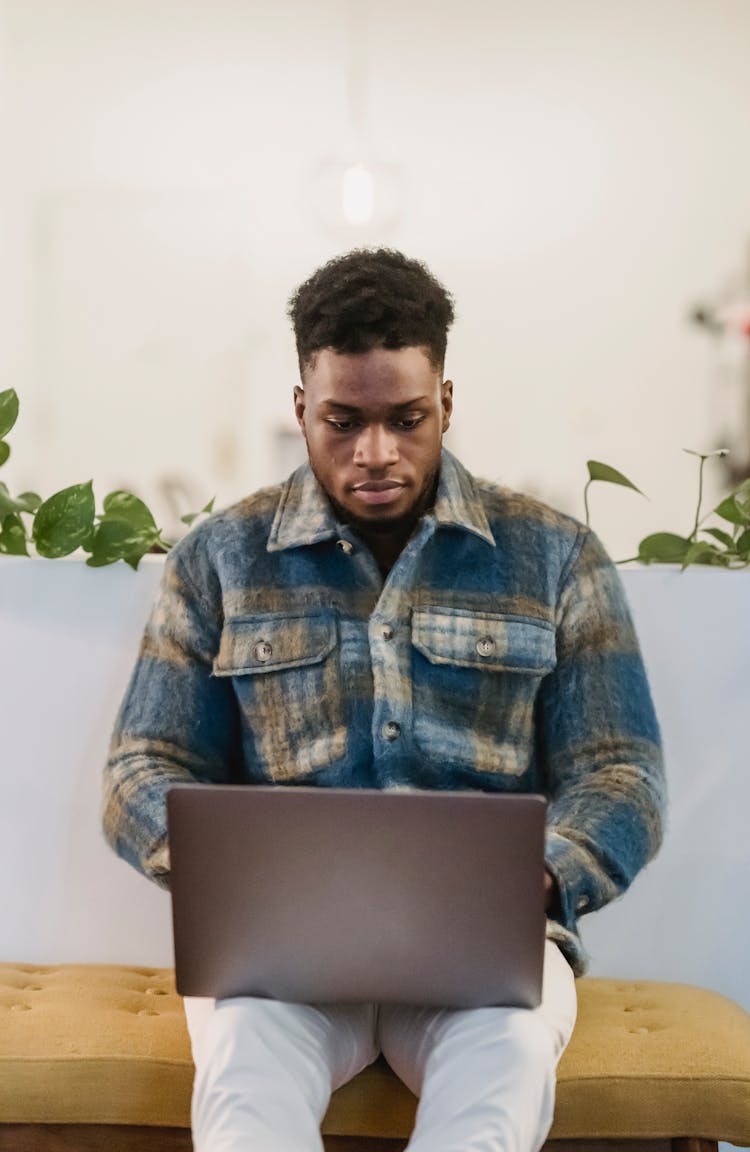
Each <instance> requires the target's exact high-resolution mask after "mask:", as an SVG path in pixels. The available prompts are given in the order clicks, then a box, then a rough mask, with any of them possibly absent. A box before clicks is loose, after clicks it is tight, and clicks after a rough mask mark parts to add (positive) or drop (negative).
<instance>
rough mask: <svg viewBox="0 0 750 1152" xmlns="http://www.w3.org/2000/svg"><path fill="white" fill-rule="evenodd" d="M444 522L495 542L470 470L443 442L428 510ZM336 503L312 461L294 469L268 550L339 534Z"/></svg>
mask: <svg viewBox="0 0 750 1152" xmlns="http://www.w3.org/2000/svg"><path fill="white" fill-rule="evenodd" d="M428 515H431V516H433V517H434V519H435V523H436V524H437V525H438V526H440V527H451V528H459V529H462V530H463V531H465V532H473V533H474V535H475V536H479V537H480V539H482V540H486V541H487V543H488V544H492V545H493V547H494V545H495V537H494V536H493V535H492V530H491V528H490V526H489V523H488V521H487V516H486V514H485V511H484V507H483V505H482V501H481V497H480V495H479V492H478V491H477V487H476V483H475V481H474V478H473V477H472V475H471V473H469V472H467V470H466V469H465V468H464V466H463V465H462V464H460V463H459V461H458V460H457V459H456V457H455V456H453V455H452V453H450V452H449V451H448V450H447V448H443V451H442V456H441V462H440V479H439V481H438V490H437V496H436V497H435V505H434V507H433V508H432V509H431V511H430V513H428ZM340 531H341V528H340V525H339V524H338V522H337V520H336V517H335V514H334V512H333V508H332V507H331V504H330V502H329V500H328V497H327V496H326V494H325V492H324V491H323V489H322V488H321V487H320V485H319V484H318V481H317V480H316V479H315V476H314V474H313V471H312V468H311V467H310V465H309V464H303V465H302V467H301V468H298V469H297V471H296V472H293V473H292V475H291V476H290V477H289V479H288V480H287V481H286V483H285V484H284V485H283V487H282V491H281V498H280V500H279V504H278V507H277V509H276V514H275V516H274V518H273V524H272V525H271V531H270V534H269V537H268V543H267V545H266V547H267V550H268V551H269V552H281V551H283V550H284V549H286V548H300V547H304V546H306V545H309V544H318V543H320V541H321V540H330V539H331V538H332V537H334V536H338V535H339V534H340Z"/></svg>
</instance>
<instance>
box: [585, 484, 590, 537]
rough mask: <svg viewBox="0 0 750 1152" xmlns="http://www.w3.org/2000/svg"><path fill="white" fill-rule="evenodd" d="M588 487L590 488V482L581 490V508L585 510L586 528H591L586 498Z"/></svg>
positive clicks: (587, 498) (587, 499)
mask: <svg viewBox="0 0 750 1152" xmlns="http://www.w3.org/2000/svg"><path fill="white" fill-rule="evenodd" d="M590 487H591V480H589V481H588V483H587V484H586V487H585V488H584V490H583V507H584V508H585V509H586V527H587V528H589V527H591V525H590V524H589V497H588V491H589V488H590Z"/></svg>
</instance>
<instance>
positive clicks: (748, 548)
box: [735, 528, 750, 560]
mask: <svg viewBox="0 0 750 1152" xmlns="http://www.w3.org/2000/svg"><path fill="white" fill-rule="evenodd" d="M735 548H736V550H737V552H738V554H739V555H740V556H742V558H743V559H745V560H746V559H747V558H748V557H749V556H750V528H748V529H747V530H746V531H745V532H743V533H742V535H741V536H738V537H737V542H736V544H735Z"/></svg>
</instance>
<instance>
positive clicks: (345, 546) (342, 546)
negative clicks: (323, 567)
mask: <svg viewBox="0 0 750 1152" xmlns="http://www.w3.org/2000/svg"><path fill="white" fill-rule="evenodd" d="M336 547H337V548H338V549H339V551H340V552H343V553H344V555H345V556H351V554H352V552H353V551H354V545H353V544H351V543H350V542H349V541H348V540H337V541H336Z"/></svg>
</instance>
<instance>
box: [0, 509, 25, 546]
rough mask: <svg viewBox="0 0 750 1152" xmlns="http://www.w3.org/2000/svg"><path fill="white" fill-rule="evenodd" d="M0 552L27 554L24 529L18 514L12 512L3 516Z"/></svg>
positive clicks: (0, 532) (0, 530) (0, 531)
mask: <svg viewBox="0 0 750 1152" xmlns="http://www.w3.org/2000/svg"><path fill="white" fill-rule="evenodd" d="M0 552H3V553H4V554H5V555H6V556H28V554H29V550H28V548H27V547H26V529H25V528H24V526H23V521H22V520H21V517H20V516H17V515H16V514H15V513H14V512H11V513H10V514H9V515H7V516H5V517H4V518H3V520H2V528H1V529H0Z"/></svg>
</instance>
